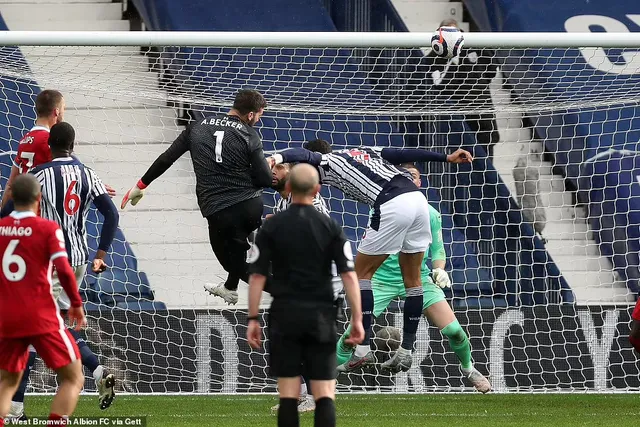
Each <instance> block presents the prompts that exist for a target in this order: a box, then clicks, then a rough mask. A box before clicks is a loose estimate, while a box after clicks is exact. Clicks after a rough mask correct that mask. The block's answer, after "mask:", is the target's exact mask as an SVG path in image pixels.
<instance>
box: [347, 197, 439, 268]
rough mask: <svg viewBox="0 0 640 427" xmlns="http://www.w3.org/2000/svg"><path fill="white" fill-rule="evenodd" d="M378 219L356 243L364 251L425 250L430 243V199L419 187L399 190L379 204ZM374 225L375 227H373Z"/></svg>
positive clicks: (412, 252) (380, 252)
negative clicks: (428, 200) (406, 190)
mask: <svg viewBox="0 0 640 427" xmlns="http://www.w3.org/2000/svg"><path fill="white" fill-rule="evenodd" d="M379 209H380V221H379V223H378V224H372V222H377V221H375V219H374V218H373V216H374V215H376V214H375V213H374V214H373V215H372V217H371V218H370V219H369V226H368V227H367V231H366V232H365V235H364V237H363V238H362V240H361V241H360V245H359V246H358V252H360V253H362V254H365V255H385V254H387V255H393V254H396V253H398V252H404V253H408V254H414V253H418V252H422V253H424V252H425V251H426V250H427V249H428V248H429V245H430V244H431V240H432V239H431V222H430V220H429V203H427V198H426V197H425V196H424V194H422V193H421V192H420V191H412V192H410V193H404V194H400V195H399V196H396V197H394V198H393V199H391V200H389V201H387V202H385V203H383V204H382V205H381V206H380V208H379ZM376 227H377V230H376V229H375V228H376Z"/></svg>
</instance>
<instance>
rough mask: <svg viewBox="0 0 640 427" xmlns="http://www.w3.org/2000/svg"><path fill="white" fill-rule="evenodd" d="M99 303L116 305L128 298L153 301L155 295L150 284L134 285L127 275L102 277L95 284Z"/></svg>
mask: <svg viewBox="0 0 640 427" xmlns="http://www.w3.org/2000/svg"><path fill="white" fill-rule="evenodd" d="M95 289H96V292H97V297H98V299H97V301H96V302H100V303H102V304H106V305H115V304H117V303H118V302H123V301H126V300H127V299H128V298H136V299H137V298H142V299H146V300H153V299H154V295H153V291H152V290H151V287H150V286H149V284H148V283H134V282H131V281H129V280H128V278H127V277H126V275H125V274H118V273H116V274H114V275H113V276H112V277H109V275H105V276H100V277H98V280H97V282H96V284H95Z"/></svg>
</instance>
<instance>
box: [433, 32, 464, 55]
mask: <svg viewBox="0 0 640 427" xmlns="http://www.w3.org/2000/svg"><path fill="white" fill-rule="evenodd" d="M463 45H464V37H463V36H462V31H460V30H459V29H458V28H456V27H440V28H438V29H437V30H436V32H435V33H433V37H431V48H432V49H433V52H434V53H435V54H436V55H438V56H442V57H445V58H454V57H456V56H458V55H460V50H461V49H462V46H463Z"/></svg>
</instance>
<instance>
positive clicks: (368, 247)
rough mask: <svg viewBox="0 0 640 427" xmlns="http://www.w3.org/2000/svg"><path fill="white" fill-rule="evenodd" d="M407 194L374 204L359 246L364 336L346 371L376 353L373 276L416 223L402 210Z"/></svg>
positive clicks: (367, 360) (358, 261) (359, 274)
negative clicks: (372, 343)
mask: <svg viewBox="0 0 640 427" xmlns="http://www.w3.org/2000/svg"><path fill="white" fill-rule="evenodd" d="M408 194H410V193H408ZM404 196H405V195H404V194H403V195H400V196H398V197H396V198H394V199H391V200H389V201H387V202H386V203H383V204H382V205H381V206H376V207H374V211H373V214H372V215H371V218H370V221H369V227H367V230H366V232H365V235H364V237H363V238H362V241H360V245H359V246H358V253H357V255H356V261H355V270H356V274H357V275H358V279H359V281H360V296H361V301H362V326H363V327H364V333H365V336H364V340H363V341H362V343H361V344H360V345H358V346H357V347H356V350H355V352H354V353H353V356H352V357H351V358H350V359H349V362H348V363H347V365H346V367H347V371H354V370H356V369H360V368H362V367H363V366H365V365H367V364H370V363H372V362H373V354H372V353H371V351H370V342H371V324H372V322H373V317H372V312H373V306H374V298H373V290H372V287H371V279H372V278H373V275H374V274H375V272H376V271H377V270H378V268H380V266H381V265H382V263H383V262H384V261H385V260H386V259H387V258H388V257H389V255H390V254H394V253H397V252H398V251H399V250H400V249H401V248H402V244H403V241H404V236H405V234H406V232H407V230H408V229H409V227H410V225H411V224H412V223H413V217H412V216H411V215H407V214H406V212H404V210H403V206H402V205H403V199H404Z"/></svg>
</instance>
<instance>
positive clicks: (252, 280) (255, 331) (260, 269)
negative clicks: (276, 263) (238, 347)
mask: <svg viewBox="0 0 640 427" xmlns="http://www.w3.org/2000/svg"><path fill="white" fill-rule="evenodd" d="M251 250H252V253H253V256H252V257H250V259H249V261H250V262H251V264H250V265H249V273H250V274H251V275H250V276H249V315H248V317H247V321H248V325H247V341H248V342H249V345H250V346H251V348H260V345H261V343H262V331H261V330H260V321H259V317H258V315H259V309H260V300H261V299H262V291H264V285H265V284H266V282H267V276H268V275H269V266H270V264H271V250H270V245H269V226H268V225H266V226H263V227H262V228H260V230H259V231H258V234H257V235H256V241H255V243H254V247H253V248H251Z"/></svg>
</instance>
